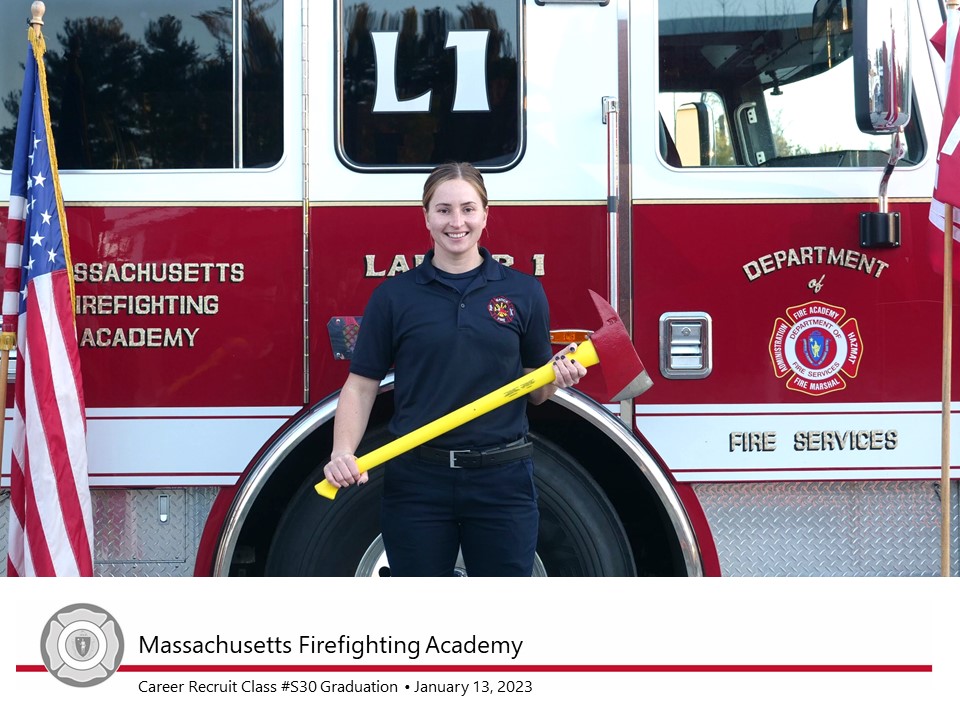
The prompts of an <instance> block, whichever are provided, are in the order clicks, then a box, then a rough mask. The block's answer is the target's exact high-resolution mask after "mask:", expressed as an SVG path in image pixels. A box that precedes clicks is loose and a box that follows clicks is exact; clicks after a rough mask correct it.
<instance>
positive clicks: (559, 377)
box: [553, 343, 587, 388]
mask: <svg viewBox="0 0 960 720" xmlns="http://www.w3.org/2000/svg"><path fill="white" fill-rule="evenodd" d="M576 349H577V344H576V343H570V344H569V345H567V346H566V347H565V348H564V349H563V350H561V351H560V352H558V353H557V354H556V355H554V356H553V372H554V375H555V377H554V380H553V384H554V385H556V386H557V387H558V388H566V387H572V386H573V385H576V384H577V383H578V382H580V378H582V377H583V376H584V375H586V374H587V369H586V368H585V367H584V366H583V365H581V364H580V363H579V362H578V361H576V360H574V359H572V358H570V357H568V355H569V354H570V353H572V352H573V351H574V350H576Z"/></svg>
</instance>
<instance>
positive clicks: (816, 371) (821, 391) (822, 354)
mask: <svg viewBox="0 0 960 720" xmlns="http://www.w3.org/2000/svg"><path fill="white" fill-rule="evenodd" d="M846 314H847V311H846V310H845V309H844V308H842V307H837V306H836V305H830V304H829V303H825V302H808V303H804V304H803V305H795V306H793V307H790V308H787V312H786V318H777V320H776V321H775V322H774V324H773V334H772V335H771V336H770V359H771V361H772V362H773V371H774V373H776V376H777V377H778V378H782V377H786V378H787V389H789V390H795V391H796V392H802V393H804V394H806V395H825V394H826V393H830V392H836V391H838V390H843V389H844V388H845V387H846V386H847V383H846V380H844V376H846V377H848V378H855V377H856V376H857V371H858V370H859V367H860V358H861V356H862V353H863V343H862V342H861V340H860V328H859V326H858V325H857V321H856V320H855V319H853V318H850V319H845V318H846Z"/></svg>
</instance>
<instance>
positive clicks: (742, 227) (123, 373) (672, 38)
mask: <svg viewBox="0 0 960 720" xmlns="http://www.w3.org/2000/svg"><path fill="white" fill-rule="evenodd" d="M0 16H2V22H0V39H2V42H0V54H2V56H3V60H2V62H0V85H2V88H0V93H2V97H3V100H4V111H0V112H5V115H4V116H3V117H0V168H2V169H0V176H2V177H4V178H8V177H9V172H10V164H11V157H12V154H13V134H14V130H15V124H16V109H17V103H18V100H19V98H18V94H19V87H20V83H21V81H22V63H23V55H24V53H25V50H26V42H25V35H26V32H25V30H26V22H27V20H28V19H29V4H28V3H26V2H6V3H3V7H2V9H0ZM944 17H945V9H944V8H943V6H942V3H940V2H937V1H933V0H869V4H868V3H867V2H866V0H782V1H780V2H775V3H771V2H767V1H762V2H761V1H760V0H736V2H733V1H729V0H632V1H631V0H593V1H588V0H468V1H467V0H404V2H402V3H400V2H395V1H393V0H333V1H332V2H329V3H326V2H312V3H311V2H308V0H302V1H301V0H217V1H216V2H210V3H204V2H197V1H196V0H163V2H159V1H157V0H141V1H140V2H137V3H128V2H125V1H123V0H50V2H48V3H47V10H46V15H45V16H44V22H45V24H44V27H43V32H44V36H45V38H46V43H47V55H46V65H47V76H48V77H47V82H48V90H49V98H50V109H51V117H52V124H53V128H54V137H55V141H56V150H57V156H58V160H59V167H60V181H61V185H62V188H63V195H64V199H65V203H66V212H67V220H68V226H69V237H70V243H71V250H72V259H73V264H74V273H75V282H76V293H77V297H76V320H77V335H78V341H79V344H80V353H81V364H82V375H83V385H84V393H85V397H86V404H87V432H88V451H89V466H90V484H91V490H92V498H93V508H94V523H95V562H96V572H97V574H100V575H107V576H121V575H122V576H152V575H164V576H170V575H201V576H202V575H215V576H251V575H283V576H289V575H318V576H333V575H347V576H353V575H359V576H388V575H389V573H390V571H389V565H388V563H387V561H386V558H385V555H384V552H383V547H382V543H381V541H380V536H379V503H380V491H381V485H382V468H375V469H374V470H373V471H372V472H371V482H370V483H368V484H367V485H366V486H363V487H360V488H351V489H348V490H345V491H343V492H341V493H340V494H339V495H338V497H337V499H336V500H335V501H330V500H327V499H325V498H322V497H320V496H318V494H317V493H316V492H315V490H314V485H315V484H316V483H317V482H319V480H321V479H322V467H323V465H324V463H325V461H326V460H327V458H328V457H329V452H330V447H331V435H332V422H333V417H334V413H335V411H336V408H337V400H338V391H339V388H340V387H341V385H342V383H343V381H344V379H345V378H346V375H347V373H348V369H349V362H350V358H351V354H352V350H353V347H354V343H355V341H356V337H357V334H358V332H362V317H363V312H364V306H365V304H366V301H367V299H368V298H369V296H370V293H371V292H372V290H373V289H374V288H375V287H376V286H377V285H378V284H379V283H381V282H383V281H384V280H386V279H387V278H390V277H392V276H395V275H396V274H398V273H402V272H405V271H407V270H409V269H410V268H412V267H414V266H415V265H416V264H417V263H419V262H421V261H422V259H423V256H424V254H425V253H426V252H427V250H428V249H429V237H428V235H427V233H426V231H425V228H424V226H423V219H422V217H423V216H422V210H421V208H420V201H419V198H420V192H421V189H422V184H423V180H424V179H425V177H426V173H427V172H428V171H429V170H430V169H431V168H432V167H434V166H435V165H437V164H439V163H441V162H444V161H447V160H465V161H470V162H472V163H474V164H475V165H477V166H478V167H479V168H480V169H481V170H482V171H483V173H484V176H485V178H486V181H487V187H488V190H489V193H490V198H491V208H490V216H489V222H488V234H487V236H486V238H485V240H484V245H485V246H486V247H487V248H488V249H489V250H490V251H491V253H493V254H494V255H495V256H496V257H497V259H498V260H500V261H501V262H503V263H505V264H507V265H510V266H512V267H514V268H518V269H520V270H522V271H524V272H527V273H529V274H532V275H534V276H536V277H537V278H539V280H540V281H541V282H542V284H543V286H544V288H545V290H546V292H547V296H548V299H549V302H550V309H551V327H552V329H553V330H554V339H555V340H556V342H557V343H558V347H561V346H562V345H563V344H566V342H568V340H569V339H571V338H572V339H583V338H584V337H587V336H588V335H589V333H590V332H591V331H593V330H596V329H597V327H596V326H597V323H598V320H597V317H596V312H595V309H594V308H593V304H592V303H591V301H590V297H589V292H588V291H589V290H594V291H595V292H597V293H599V294H600V295H602V296H603V297H604V298H606V299H607V300H608V301H609V302H610V304H611V305H613V307H614V308H615V309H616V311H617V312H618V314H619V315H620V317H621V318H622V320H623V322H624V324H625V326H626V328H627V329H628V331H629V333H630V336H631V338H632V341H633V343H634V345H635V347H636V349H637V352H638V354H639V356H640V357H641V358H642V359H643V360H644V362H645V364H646V365H647V369H648V372H649V374H650V375H651V378H652V380H653V386H652V387H651V389H649V390H648V391H647V392H646V393H644V394H643V395H641V396H639V397H637V398H635V399H634V400H628V401H624V402H620V403H616V404H611V403H610V402H609V398H608V397H607V396H606V394H605V388H604V384H603V382H602V372H603V370H602V363H601V365H600V366H598V367H597V368H594V369H592V370H591V371H590V374H589V375H588V376H587V378H585V380H584V382H583V383H581V384H580V385H579V386H578V387H577V389H576V390H564V391H560V392H558V393H557V394H556V396H555V397H554V398H553V400H552V401H551V402H549V403H546V404H544V405H542V406H537V407H533V406H531V407H530V408H529V416H530V423H531V438H532V440H533V442H534V447H535V455H534V461H535V467H536V471H535V472H536V482H537V488H538V493H539V501H540V508H541V528H540V537H539V544H538V550H537V562H536V569H535V574H539V575H549V576H568V575H620V576H623V575H642V576H674V575H686V576H719V575H725V576H770V575H804V576H809V575H854V576H867V575H936V574H939V568H940V557H941V550H942V548H941V542H940V540H941V510H940V503H941V479H940V478H941V461H940V452H941V451H940V427H941V413H942V410H943V406H942V403H941V387H942V383H941V375H942V372H941V356H942V350H941V346H942V340H941V338H942V329H941V325H942V315H943V306H944V304H945V303H944V302H943V296H942V285H943V280H942V271H943V269H942V265H943V262H942V255H939V254H938V253H940V252H941V249H940V248H941V247H942V240H941V241H939V244H938V242H937V241H936V238H935V233H933V232H932V225H931V223H930V221H929V220H928V214H929V211H930V195H931V191H932V188H933V186H934V182H935V176H936V155H937V144H938V138H939V132H940V125H941V117H942V101H943V97H944V93H945V87H944V80H943V78H944V69H945V68H944V62H943V61H942V59H941V58H940V56H939V55H938V54H937V52H936V51H935V50H934V49H933V48H932V46H931V45H930V43H929V38H930V37H931V36H932V35H933V34H934V32H935V31H936V30H937V29H938V28H939V27H940V26H941V24H942V23H943V21H944ZM3 222H5V219H3V220H0V223H3ZM938 263H939V264H938ZM11 367H12V370H11V377H10V378H8V380H9V381H10V382H12V381H13V373H15V372H16V363H15V362H14V363H12V365H11ZM952 380H953V383H954V384H956V382H957V380H958V376H957V373H956V371H955V370H954V371H952ZM392 388H393V376H392V375H388V376H387V377H386V378H384V380H383V382H382V384H381V391H382V392H381V393H380V395H379V397H378V400H377V403H376V406H375V408H374V411H373V416H372V418H371V422H370V426H369V429H368V433H367V437H366V438H365V440H364V443H363V445H362V446H361V449H360V450H361V452H362V451H365V450H372V449H374V448H376V447H378V446H379V445H381V444H383V443H384V442H385V441H386V439H387V432H386V429H385V427H386V423H387V420H388V418H389V416H390V413H391V411H392ZM10 395H12V393H10ZM957 439H958V438H957V436H956V434H954V441H956V440H957ZM7 443H8V446H9V438H8V439H7ZM9 454H10V453H9V447H8V448H7V449H5V451H4V474H3V486H2V488H0V545H2V547H0V549H2V550H5V543H6V535H7V526H6V523H7V505H8V504H9V489H8V488H9ZM953 484H954V485H955V484H956V481H953ZM490 492H491V493H496V488H494V487H491V488H490ZM956 497H957V492H956V488H955V487H954V489H953V494H952V498H954V500H953V501H952V508H951V512H952V519H953V525H952V527H953V530H952V537H951V544H952V546H953V548H954V550H953V558H954V561H953V572H954V573H956V571H957V561H956V558H957V556H958V554H960V553H957V551H956V547H957V531H956V527H957V525H958V522H957V514H958V508H957V503H956Z"/></svg>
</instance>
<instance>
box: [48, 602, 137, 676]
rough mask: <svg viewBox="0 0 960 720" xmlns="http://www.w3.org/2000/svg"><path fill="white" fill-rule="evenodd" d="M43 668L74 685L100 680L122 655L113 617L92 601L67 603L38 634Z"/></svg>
mask: <svg viewBox="0 0 960 720" xmlns="http://www.w3.org/2000/svg"><path fill="white" fill-rule="evenodd" d="M40 654H41V656H42V657H43V664H44V665H45V666H46V667H47V670H48V671H49V672H50V674H51V675H53V676H54V677H55V678H57V680H59V681H60V682H63V683H66V684H67V685H73V686H75V687H88V686H90V685H97V684H99V683H102V682H103V681H104V680H106V679H107V678H108V677H110V676H111V675H113V673H115V672H116V670H117V668H118V667H119V666H120V659H121V658H122V657H123V633H122V632H121V631H120V626H119V625H118V624H117V621H116V620H115V619H114V618H113V616H112V615H110V613H108V612H107V611H106V610H104V609H103V608H99V607H97V606H96V605H87V604H79V605H70V606H68V607H65V608H63V609H62V610H60V611H59V612H57V613H56V614H55V615H54V616H53V617H52V618H50V620H48V621H47V624H46V627H44V629H43V633H42V634H41V636H40Z"/></svg>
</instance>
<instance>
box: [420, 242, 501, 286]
mask: <svg viewBox="0 0 960 720" xmlns="http://www.w3.org/2000/svg"><path fill="white" fill-rule="evenodd" d="M478 249H479V250H480V255H481V257H483V264H482V265H481V266H480V272H481V274H482V275H483V278H484V280H486V281H487V282H493V281H495V280H502V279H503V278H504V276H505V275H506V271H505V270H504V269H503V265H501V264H500V263H498V262H497V261H496V260H494V259H493V256H492V255H491V254H490V251H489V250H487V249H486V248H485V247H481V248H478ZM433 255H434V251H433V248H431V249H430V250H428V251H427V254H426V255H424V256H423V262H422V263H420V264H419V265H417V267H416V268H415V269H414V272H415V273H416V279H417V284H418V285H426V284H427V283H430V282H433V281H434V280H436V279H437V277H438V276H437V268H435V267H434V266H433Z"/></svg>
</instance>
